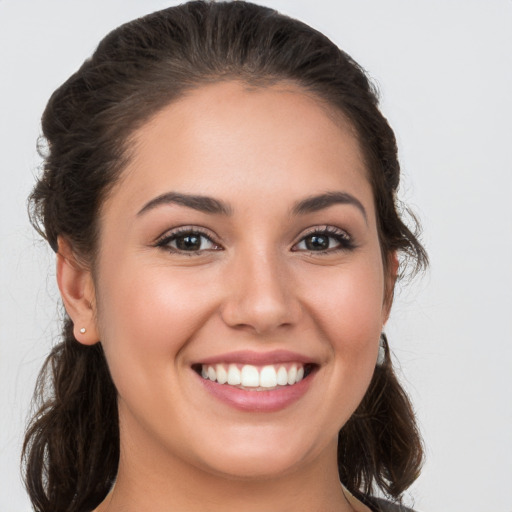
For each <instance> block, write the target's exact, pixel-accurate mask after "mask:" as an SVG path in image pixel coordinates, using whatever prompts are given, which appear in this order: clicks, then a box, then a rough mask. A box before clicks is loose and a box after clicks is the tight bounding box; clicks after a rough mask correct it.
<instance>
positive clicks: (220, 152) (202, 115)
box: [114, 82, 371, 204]
mask: <svg viewBox="0 0 512 512" xmlns="http://www.w3.org/2000/svg"><path fill="white" fill-rule="evenodd" d="M366 175H367V171H366V167H365V164H364V159H363V156H362V152H361V150H360V147H359V143H358V141H357V138H356V136H355V134H354V131H353V129H352V126H351V125H350V124H349V123H348V121H346V120H345V119H344V117H343V116H342V115H341V114H340V113H338V112H336V113H333V109H332V108H331V110H329V106H328V105H326V104H324V103H323V102H321V100H319V99H318V98H317V97H315V96H314V95H313V94H311V93H309V92H307V91H305V90H303V89H301V88H299V87H298V86H296V85H293V84H285V83H283V84H276V85H272V86H270V87H264V88H263V87H256V88H253V87H252V88H251V87H248V86H247V85H245V84H242V83H240V82H221V83H215V84H209V85H206V86H202V87H200V88H197V89H194V90H192V91H189V92H188V93H187V94H186V95H185V96H183V97H182V98H181V99H180V100H178V101H176V102H174V103H172V104H170V105H168V106H166V107H165V108H163V109H162V110H161V111H160V112H158V113H157V114H156V115H155V116H154V117H153V118H152V119H151V120H150V121H149V122H147V123H146V124H145V125H143V126H142V127H141V128H139V129H138V130H137V131H136V133H135V134H134V136H133V137H132V140H131V160H130V162H129V164H128V166H127V168H126V169H125V171H124V172H123V177H122V179H121V180H120V182H119V187H117V188H118V189H119V190H118V191H117V192H116V191H114V195H116V194H121V195H122V196H124V197H123V200H125V201H128V202H129V203H139V204H140V203H141V202H142V201H143V200H144V199H146V200H147V199H148V198H151V197H152V196H156V195H158V194H161V193H162V192H166V191H167V190H164V189H168V191H171V190H178V191H180V192H185V193H187V192H190V193H202V194H207V195H214V196H219V197H222V196H223V195H224V196H227V199H229V196H230V195H231V196H232V195H233V193H236V194H244V193H247V194H248V195H255V194H259V195H260V196H261V195H266V196H268V197H272V196H273V195H274V194H273V193H274V192H276V191H281V193H282V191H283V190H286V193H287V195H289V196H290V197H291V196H297V197H299V196H304V195H305V193H306V192H309V194H310V195H313V194H315V193H322V192H325V191H327V190H329V189H340V188H347V187H348V188H351V187H352V188H353V187H356V188H359V189H361V187H362V188H364V189H365V190H364V194H366V195H368V194H369V195H370V196H371V191H370V186H369V182H368V180H367V177H366ZM360 193H363V192H361V191H360Z"/></svg>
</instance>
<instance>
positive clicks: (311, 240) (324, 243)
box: [306, 235, 329, 251]
mask: <svg viewBox="0 0 512 512" xmlns="http://www.w3.org/2000/svg"><path fill="white" fill-rule="evenodd" d="M306 247H307V248H308V250H310V251H318V250H325V249H328V248H329V237H327V236H325V235H312V236H310V237H308V238H306Z"/></svg>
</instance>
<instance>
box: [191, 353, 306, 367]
mask: <svg viewBox="0 0 512 512" xmlns="http://www.w3.org/2000/svg"><path fill="white" fill-rule="evenodd" d="M198 363H199V364H210V365H213V364H222V363H226V364H230V363H234V364H236V363H238V364H251V365H254V366H263V365H269V364H279V363H303V364H313V363H315V361H313V360H312V358H311V357H308V356H305V355H303V354H298V353H296V352H291V351H289V350H272V351H269V352H255V351H252V350H239V351H236V352H227V353H225V354H218V355H216V356H212V357H208V358H206V359H202V360H201V361H198Z"/></svg>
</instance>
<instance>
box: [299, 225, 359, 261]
mask: <svg viewBox="0 0 512 512" xmlns="http://www.w3.org/2000/svg"><path fill="white" fill-rule="evenodd" d="M318 234H319V235H327V236H328V237H331V238H337V239H338V241H339V243H340V247H336V248H332V249H327V250H325V251H310V252H313V253H317V254H325V253H334V252H337V251H348V250H352V249H355V248H356V247H357V246H356V243H355V240H354V238H353V236H352V235H351V234H350V233H349V232H348V231H347V230H346V229H342V228H339V227H336V226H332V225H328V224H324V225H320V226H314V227H311V228H308V229H307V230H306V231H304V232H302V233H301V234H300V236H299V238H298V240H297V241H296V242H295V243H294V244H293V246H292V251H294V252H299V251H301V252H307V250H306V251H304V250H299V249H294V248H295V247H296V246H297V245H298V244H300V243H301V242H302V241H303V240H304V239H305V238H307V237H308V236H311V235H318Z"/></svg>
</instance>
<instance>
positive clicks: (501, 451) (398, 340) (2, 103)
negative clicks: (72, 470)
mask: <svg viewBox="0 0 512 512" xmlns="http://www.w3.org/2000/svg"><path fill="white" fill-rule="evenodd" d="M175 3H177V2H172V1H164V0H87V1H85V0H84V1H73V0H0V149H1V150H0V176H1V182H0V503H1V505H0V509H1V510H2V512H24V511H29V510H30V505H29V502H28V500H27V498H26V497H25V494H24V490H23V487H22V484H21V479H20V472H19V452H20V445H21V440H22V436H23V429H24V423H25V420H26V417H27V414H28V411H29V405H30V397H31V393H32V390H33V386H34V383H35V378H36V375H37V372H38V370H39V368H40V366H41V365H42V362H43V359H44V357H45V355H46V354H47V353H48V351H49V349H50V347H51V345H52V343H53V342H54V341H55V339H56V337H57V332H58V327H57V322H56V320H57V317H58V295H57V292H56V286H55V283H54V281H55V276H54V257H53V254H51V253H50V251H49V250H48V249H47V248H46V246H45V245H44V244H43V243H42V242H40V241H39V240H38V238H37V236H36V235H35V234H33V233H32V230H31V228H30V226H29V224H28V221H27V215H26V205H25V202H26V197H27V195H28V193H29V191H30V189H31V187H32V185H33V183H34V175H35V174H36V173H37V171H38V166H39V165H40V161H39V158H38V156H37V153H36V139H37V137H38V135H39V133H40V126H39V120H40V116H41V113H42V111H43V108H44V105H45V103H46V101H47V99H48V97H49V96H50V94H51V92H52V91H53V90H54V89H55V88H56V87H57V86H58V85H60V84H61V83H62V82H63V81H64V80H65V79H66V78H67V77H68V76H69V75H70V74H71V73H72V72H73V71H75V69H76V68H78V66H79V65H80V64H81V62H82V61H83V60H84V59H85V58H86V57H87V56H88V55H90V54H91V52H92V51H93V50H94V48H95V46H96V44H97V43H98V41H99V40H100V38H101V37H103V36H104V35H105V34H106V33H107V32H108V31H109V30H111V29H113V28H114V27H116V26H117V25H119V24H120V23H122V22H124V21H127V20H129V19H132V18H134V17H137V16H139V15H142V14H146V13H149V12H151V11H154V10H157V9H160V8H163V7H166V6H169V5H173V4H175ZM262 3H263V2H262ZM266 4H267V5H270V6H272V7H275V8H277V9H278V10H281V11H282V12H284V13H287V14H289V15H292V16H294V17H298V18H300V19H302V20H304V21H306V22H307V23H309V24H311V25H313V26H314V27H316V28H318V29H319V30H321V31H322V32H324V33H325V34H327V35H328V36H329V37H330V38H331V39H333V40H334V41H335V42H336V43H337V44H338V45H339V46H340V47H342V48H343V49H344V50H345V51H347V52H348V53H349V54H351V55H352V56H353V57H354V58H355V59H356V60H357V61H358V62H360V63H361V64H362V65H363V67H365V69H367V70H368V72H369V73H370V75H371V76H372V77H373V79H374V81H375V83H376V84H377V85H378V87H379V89H380V91H381V96H382V109H383V111H384V113H385V115H386V116H387V117H388V119H389V120H390V122H391V125H392V126H393V128H394V129H395V132H396V134H397V138H398V141H399V148H400V155H401V162H402V167H403V182H402V186H401V189H400V197H401V199H402V200H404V201H405V202H407V203H408V204H409V205H411V206H412V207H413V209H414V210H415V211H416V213H417V214H418V215H419V217H420V218H421V220H422V223H423V227H424V238H423V240H424V242H425V245H426V247H427V249H428V251H429V254H430V258H431V269H430V271H429V272H428V274H427V275H426V276H425V277H424V278H422V279H417V280H415V281H414V282H412V283H411V284H409V285H406V284H405V283H404V284H403V285H402V286H400V289H399V290H398V294H397V297H396V302H395V305H394V308H393V312H392V315H391V320H390V323H389V324H388V329H387V331H388V336H389V339H390V343H391V346H392V349H393V351H394V355H395V357H396V360H397V364H398V365H399V371H400V375H401V379H402V382H403V383H404V385H405V386H406V388H407V390H408V391H409V393H410V394H411V396H412V399H413V402H414V405H415V408H416V410H417V413H418V418H419V423H420V426H421V430H422V432H423V435H424V438H425V445H426V452H427V462H426V464H425V467H424V471H423V474H422V475H421V477H420V478H419V480H418V481H417V483H416V484H415V485H414V486H413V488H412V489H411V492H410V493H409V496H408V501H409V502H411V503H414V504H415V507H416V508H417V509H418V510H419V511H422V512H457V511H461V512H491V511H492V512H512V398H511V394H512V393H511V392H512V199H511V195H512V123H511V118H512V102H511V99H510V98H511V96H512V64H511V53H512V1H510V0H486V1H484V0H423V1H411V0H367V1H358V0H315V1H312V0H311V1H310V0H276V1H273V0H269V1H268V2H266Z"/></svg>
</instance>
